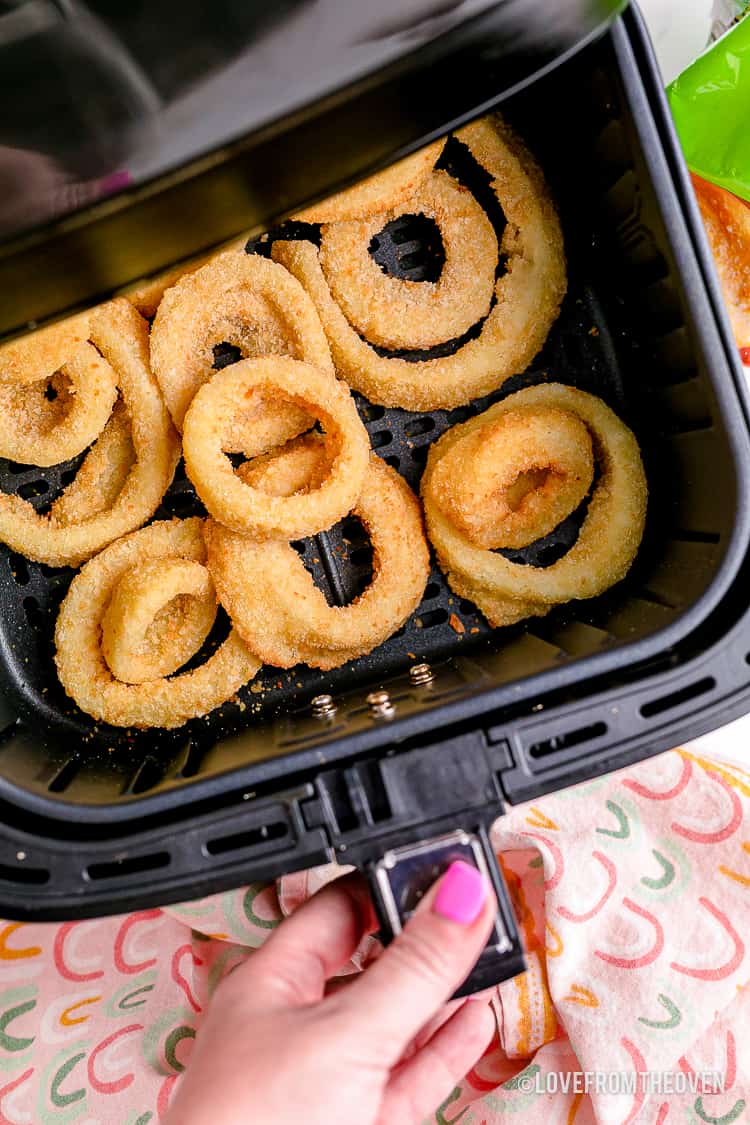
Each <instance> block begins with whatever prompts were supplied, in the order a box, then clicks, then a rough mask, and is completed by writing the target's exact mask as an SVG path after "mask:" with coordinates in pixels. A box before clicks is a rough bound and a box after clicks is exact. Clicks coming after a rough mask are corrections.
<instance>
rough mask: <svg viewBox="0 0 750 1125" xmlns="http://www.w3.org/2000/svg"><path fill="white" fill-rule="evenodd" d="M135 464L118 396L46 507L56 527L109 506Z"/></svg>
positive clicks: (121, 402)
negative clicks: (76, 466)
mask: <svg viewBox="0 0 750 1125" xmlns="http://www.w3.org/2000/svg"><path fill="white" fill-rule="evenodd" d="M134 464H135V450H134V449H133V439H132V437H131V433H130V420H129V418H128V412H127V410H126V409H125V403H124V402H123V401H122V400H121V399H118V401H117V402H116V403H115V407H114V410H113V411H112V414H111V415H110V419H109V421H108V422H107V425H106V426H105V427H104V429H103V430H102V432H101V434H100V435H99V437H98V438H97V440H96V441H95V442H94V444H93V445H92V446H91V449H90V450H89V451H88V453H87V454H86V457H85V458H84V460H83V462H82V464H81V466H80V468H79V470H78V472H77V473H76V475H75V477H74V478H73V480H72V481H71V482H70V484H69V485H68V486H67V488H66V489H65V491H64V492H63V493H62V494H61V495H60V496H58V498H57V499H56V500H55V501H54V503H53V504H52V507H51V508H50V513H49V515H50V520H51V521H52V522H53V523H55V524H57V525H59V526H60V527H68V526H70V525H71V524H74V523H82V522H83V520H87V519H90V518H91V516H94V515H96V514H97V512H106V511H107V509H108V508H111V507H112V505H113V504H114V502H115V500H116V499H117V497H118V496H119V494H120V492H121V491H122V489H123V486H124V484H125V481H126V480H127V479H128V476H129V475H130V470H131V469H132V468H133V465H134Z"/></svg>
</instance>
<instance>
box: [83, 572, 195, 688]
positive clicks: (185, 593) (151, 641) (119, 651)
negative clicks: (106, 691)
mask: <svg viewBox="0 0 750 1125" xmlns="http://www.w3.org/2000/svg"><path fill="white" fill-rule="evenodd" d="M215 620H216V595H215V593H214V588H213V584H212V582H211V579H210V577H209V574H208V571H207V570H206V568H205V566H203V565H202V564H201V563H199V562H196V561H195V560H193V559H177V558H175V559H152V560H150V561H149V562H145V563H143V564H142V565H141V566H139V567H138V569H137V570H130V571H128V573H127V574H123V576H122V578H121V579H120V581H119V582H118V583H117V586H116V587H115V589H114V591H113V593H112V598H111V600H110V603H109V605H108V606H107V609H106V610H105V613H104V617H103V618H102V652H103V654H104V659H105V660H106V662H107V664H108V665H109V668H110V671H111V672H112V675H113V676H114V677H115V679H116V680H122V681H123V682H124V683H128V684H142V683H146V682H147V681H149V680H159V679H161V678H162V677H163V676H170V675H171V674H172V673H173V672H176V671H177V669H178V668H181V667H182V666H183V664H186V663H187V662H188V660H189V659H190V657H191V656H193V655H194V654H195V653H196V652H198V651H199V649H200V647H201V645H202V644H203V642H204V641H205V639H206V637H207V636H208V634H209V633H210V632H211V628H212V626H213V623H214V621H215Z"/></svg>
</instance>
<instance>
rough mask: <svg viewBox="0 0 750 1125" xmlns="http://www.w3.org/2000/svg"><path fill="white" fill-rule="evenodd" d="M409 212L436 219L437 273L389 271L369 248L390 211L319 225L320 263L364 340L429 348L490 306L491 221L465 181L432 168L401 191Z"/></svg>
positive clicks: (461, 329) (493, 263) (463, 329)
mask: <svg viewBox="0 0 750 1125" xmlns="http://www.w3.org/2000/svg"><path fill="white" fill-rule="evenodd" d="M408 208H409V211H410V213H413V214H415V215H426V216H427V217H428V218H430V219H433V220H434V221H435V223H436V224H437V227H438V229H439V231H440V235H441V238H442V242H443V250H444V253H445V263H444V265H443V269H442V271H441V274H440V277H439V278H438V280H437V281H406V280H402V279H401V278H397V277H389V276H387V275H386V274H385V273H383V271H382V270H381V268H380V266H379V265H378V264H377V262H376V261H375V259H374V258H373V257H372V255H371V254H370V252H369V246H370V243H371V242H372V239H373V238H374V237H375V236H376V235H377V234H378V232H379V231H382V230H383V228H384V227H385V226H386V225H387V224H388V223H389V222H391V220H393V219H395V218H397V212H395V211H389V212H388V213H386V214H385V215H374V216H370V217H369V218H367V219H359V220H353V221H352V222H348V223H332V224H330V225H327V226H324V227H323V228H322V230H321V232H320V265H321V268H322V270H323V274H324V275H325V279H326V281H327V282H328V287H329V289H330V291H331V296H332V297H333V299H334V301H336V302H337V304H338V306H339V308H340V309H341V311H342V313H343V314H344V316H345V317H346V319H347V320H348V321H349V323H350V324H351V325H352V327H353V328H355V329H356V330H357V331H358V332H359V333H360V334H361V335H362V336H363V337H364V338H365V339H366V340H368V341H369V342H370V343H371V344H378V345H380V346H381V347H384V348H392V349H395V348H430V347H432V346H433V345H435V344H440V343H443V341H445V340H451V339H454V338H456V337H458V336H462V335H463V333H464V332H466V331H467V330H468V329H469V328H471V326H472V325H473V324H476V322H477V321H478V320H481V319H482V318H483V317H485V316H486V315H487V313H488V312H489V311H490V304H491V302H492V294H493V291H494V288H495V270H496V268H497V238H496V237H495V232H494V230H493V229H492V223H491V222H490V221H489V219H488V218H487V216H486V215H485V213H484V211H483V210H482V208H481V207H480V206H479V204H478V203H477V201H476V199H475V198H474V196H473V195H472V194H471V192H470V191H468V189H467V188H465V187H462V186H461V185H460V184H459V183H458V182H457V181H456V180H454V179H453V178H452V177H451V176H449V175H448V173H447V172H432V173H431V174H430V175H429V176H428V177H427V179H426V180H424V182H423V183H422V184H421V185H420V186H419V188H418V189H417V191H416V192H415V194H414V195H413V196H412V197H411V198H410V199H409V202H408Z"/></svg>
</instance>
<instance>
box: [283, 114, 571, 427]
mask: <svg viewBox="0 0 750 1125" xmlns="http://www.w3.org/2000/svg"><path fill="white" fill-rule="evenodd" d="M456 136H457V138H458V139H459V140H460V141H461V142H462V143H463V144H464V145H466V147H467V148H468V149H469V151H470V153H471V154H472V156H473V157H474V159H475V160H476V161H477V162H478V163H479V164H480V165H481V166H482V167H483V168H484V169H486V171H487V172H489V173H490V175H491V176H492V186H493V190H494V191H495V194H496V195H497V197H498V200H499V201H500V203H501V204H502V207H503V211H504V212H505V216H506V219H507V226H506V228H505V231H504V234H503V237H502V242H501V245H500V252H501V254H503V255H504V256H505V258H506V259H507V272H506V273H505V274H503V275H502V276H501V277H499V278H498V280H497V281H496V283H495V304H494V306H493V308H492V310H491V311H490V313H489V315H488V316H487V318H486V320H485V321H484V323H483V325H482V328H481V331H480V332H479V335H478V336H476V337H475V338H474V339H471V340H468V341H466V342H465V343H464V344H463V345H461V346H460V347H458V348H457V350H456V351H455V352H453V353H452V354H451V355H447V356H441V357H435V358H432V359H417V360H414V361H412V360H409V359H404V358H401V357H398V356H383V355H379V354H378V353H377V351H376V350H375V349H374V348H373V347H372V346H371V345H370V343H369V342H368V341H366V340H363V339H362V338H361V337H360V336H359V334H358V333H357V331H356V329H355V328H353V327H352V325H351V324H350V323H349V321H348V320H347V319H346V316H345V315H344V313H343V312H342V310H341V308H340V307H339V305H338V304H337V302H336V301H335V300H334V297H333V295H332V293H331V290H330V288H329V286H328V283H327V281H326V277H325V274H324V273H323V268H322V266H321V262H320V255H319V253H318V250H317V249H316V247H315V246H314V245H313V244H312V243H311V242H307V241H295V242H285V241H277V242H275V243H274V245H273V249H272V257H273V258H274V260H275V261H277V262H280V263H281V264H282V265H284V266H286V267H287V269H289V270H290V271H291V273H293V274H294V276H295V277H297V278H298V279H299V280H300V281H301V282H302V284H303V285H304V286H305V288H306V289H307V291H308V293H309V294H310V296H311V297H312V299H313V301H314V302H315V306H316V308H317V310H318V313H319V314H320V319H321V321H322V323H323V327H324V329H325V332H326V335H327V337H328V342H329V344H330V346H331V352H332V355H333V359H334V363H335V365H336V369H337V372H338V374H339V376H340V377H341V378H342V379H345V380H346V381H347V382H348V383H349V384H350V386H352V387H353V388H354V389H355V390H357V391H360V392H361V393H362V394H364V395H366V396H367V398H368V399H369V400H370V401H371V402H375V403H380V404H382V405H383V406H399V407H403V408H405V409H407V410H437V409H452V408H453V407H455V406H460V405H462V404H464V403H467V402H470V401H471V400H472V399H473V398H477V397H478V396H480V395H485V394H489V393H490V392H491V391H494V390H496V389H497V388H498V387H500V386H502V384H503V383H504V382H505V380H506V379H508V378H509V377H510V376H511V375H516V374H518V373H519V372H522V371H524V370H525V369H526V367H527V366H528V365H529V363H530V362H531V360H532V359H533V358H534V356H535V355H536V354H537V352H538V351H539V349H540V348H541V346H542V344H543V343H544V341H545V339H546V338H547V335H548V333H549V330H550V328H551V326H552V324H553V323H554V321H555V319H556V318H557V314H558V311H559V308H560V303H561V301H562V298H563V296H564V294H565V288H566V277H565V254H564V250H563V240H562V232H561V229H560V223H559V220H558V217H557V213H556V211H555V208H554V205H553V203H552V200H551V198H550V195H549V192H548V189H547V187H546V184H545V182H544V179H543V176H542V173H541V171H540V170H539V168H538V166H537V165H536V163H535V162H534V160H533V158H532V157H531V156H530V154H529V153H528V151H527V150H526V148H525V147H524V145H523V144H522V143H521V141H520V140H518V139H517V138H516V137H515V136H514V135H513V134H512V133H511V132H510V130H509V129H508V128H507V126H506V125H505V124H504V123H503V122H502V121H501V120H500V119H499V118H497V117H493V118H491V119H488V118H484V119H483V120H481V121H477V122H475V123H473V124H471V125H467V126H466V128H464V129H462V130H461V131H460V132H459V133H457V134H456ZM408 206H409V204H408V203H407V204H405V207H406V208H408ZM400 315H401V309H400V308H399V307H398V306H396V307H394V309H393V313H392V316H393V319H397V318H398V317H399V316H400Z"/></svg>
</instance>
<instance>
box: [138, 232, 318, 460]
mask: <svg viewBox="0 0 750 1125" xmlns="http://www.w3.org/2000/svg"><path fill="white" fill-rule="evenodd" d="M221 343H229V344H232V345H234V346H236V347H238V348H239V349H240V352H241V353H242V355H243V356H244V357H245V358H248V357H250V358H253V357H258V356H264V355H291V356H293V357H295V358H296V359H301V360H304V361H305V362H307V363H311V364H313V365H314V366H315V367H318V368H320V370H321V371H324V372H326V373H328V374H329V375H331V376H333V374H334V370H333V363H332V360H331V353H330V350H329V348H328V344H327V342H326V338H325V333H324V332H323V328H322V326H321V324H320V319H319V317H318V314H317V312H316V311H315V306H314V305H313V303H312V301H311V300H310V298H309V297H308V295H307V294H306V293H305V291H304V289H303V288H302V286H301V285H300V284H299V282H298V281H297V280H296V278H293V277H292V276H291V274H289V273H288V272H287V271H286V270H285V269H284V268H283V267H282V266H279V265H278V264H277V263H276V262H271V261H269V260H268V259H266V258H261V257H260V256H259V255H257V254H244V253H242V252H241V251H237V250H232V251H227V252H226V253H224V254H219V255H217V256H216V257H215V258H213V259H212V260H211V261H210V262H209V263H208V264H207V265H205V266H203V267H202V268H201V269H199V270H197V271H196V272H195V273H191V274H188V275H186V276H184V277H182V278H181V279H180V280H179V281H178V282H177V284H176V285H175V286H173V288H171V289H168V290H167V292H166V293H165V295H164V298H163V300H162V302H161V304H160V305H159V309H158V311H157V314H156V318H155V320H154V324H153V328H152V330H151V362H152V364H153V368H154V373H155V375H156V377H157V379H158V380H159V384H160V386H161V388H162V391H163V393H164V397H165V399H166V402H167V406H168V407H169V411H170V413H171V415H172V418H173V420H174V422H175V425H176V426H177V428H178V429H180V430H181V429H182V427H183V424H184V419H185V413H186V411H187V409H188V406H189V405H190V403H191V401H192V399H193V397H194V396H195V394H196V392H197V391H198V389H199V388H200V387H201V386H202V385H203V384H204V383H205V382H206V380H207V379H209V378H210V377H211V376H212V375H213V373H214V367H213V365H214V351H213V349H214V347H215V346H216V345H217V344H221ZM245 407H246V409H245V413H244V415H243V414H239V413H238V415H237V416H236V417H235V419H234V421H233V428H232V431H231V433H228V434H227V435H226V439H225V440H226V443H227V444H226V446H225V448H226V449H227V450H228V451H230V452H241V453H244V454H245V456H247V457H254V456H256V455H257V454H260V453H264V452H265V451H266V450H267V449H270V448H273V447H274V446H276V445H279V444H282V443H283V442H285V441H286V440H287V439H288V438H291V437H294V436H295V435H296V434H299V433H302V432H303V431H304V430H307V429H309V428H310V426H311V425H312V421H313V420H312V419H311V418H310V417H309V415H307V414H306V413H305V411H304V410H302V409H300V408H299V407H297V406H294V404H292V403H279V402H274V403H269V402H266V401H264V400H263V398H262V396H255V397H254V398H252V399H250V400H248V401H247V402H246V404H245Z"/></svg>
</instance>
